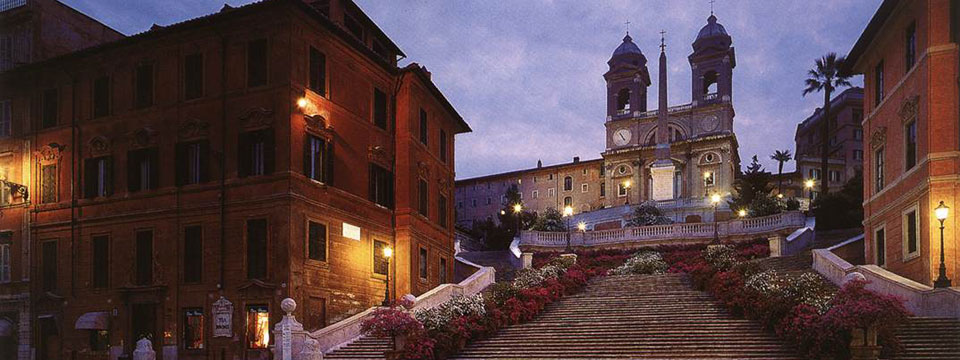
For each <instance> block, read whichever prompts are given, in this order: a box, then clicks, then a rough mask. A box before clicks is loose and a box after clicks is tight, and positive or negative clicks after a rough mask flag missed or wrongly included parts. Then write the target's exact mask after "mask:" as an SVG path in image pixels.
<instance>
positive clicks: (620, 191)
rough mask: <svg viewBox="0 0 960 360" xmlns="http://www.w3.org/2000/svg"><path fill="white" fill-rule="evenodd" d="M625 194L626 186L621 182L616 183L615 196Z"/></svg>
mask: <svg viewBox="0 0 960 360" xmlns="http://www.w3.org/2000/svg"><path fill="white" fill-rule="evenodd" d="M624 196H627V187H626V186H623V183H622V182H621V183H619V184H617V197H624Z"/></svg>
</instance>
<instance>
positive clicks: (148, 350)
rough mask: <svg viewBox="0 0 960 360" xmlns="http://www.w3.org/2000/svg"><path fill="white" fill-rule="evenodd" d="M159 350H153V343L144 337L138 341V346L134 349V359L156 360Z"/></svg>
mask: <svg viewBox="0 0 960 360" xmlns="http://www.w3.org/2000/svg"><path fill="white" fill-rule="evenodd" d="M156 359H157V352H156V351H153V343H151V342H150V340H149V339H147V338H143V339H140V340H138V341H137V348H136V349H135V350H133V360H156Z"/></svg>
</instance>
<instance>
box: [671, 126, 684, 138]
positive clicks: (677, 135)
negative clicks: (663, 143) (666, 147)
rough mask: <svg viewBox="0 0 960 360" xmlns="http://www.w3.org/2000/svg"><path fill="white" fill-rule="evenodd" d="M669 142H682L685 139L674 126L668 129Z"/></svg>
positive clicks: (681, 132)
mask: <svg viewBox="0 0 960 360" xmlns="http://www.w3.org/2000/svg"><path fill="white" fill-rule="evenodd" d="M669 129H670V142H677V141H683V140H684V139H685V137H684V136H683V131H680V128H678V127H676V126H671V127H670V128H669Z"/></svg>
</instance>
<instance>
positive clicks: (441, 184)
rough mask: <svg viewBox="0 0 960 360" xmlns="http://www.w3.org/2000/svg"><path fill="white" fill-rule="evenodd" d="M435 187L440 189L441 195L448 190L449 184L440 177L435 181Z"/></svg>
mask: <svg viewBox="0 0 960 360" xmlns="http://www.w3.org/2000/svg"><path fill="white" fill-rule="evenodd" d="M437 187H438V188H440V192H441V193H443V194H446V193H447V190H449V188H450V183H449V182H447V179H446V178H443V177H441V178H440V179H438V180H437Z"/></svg>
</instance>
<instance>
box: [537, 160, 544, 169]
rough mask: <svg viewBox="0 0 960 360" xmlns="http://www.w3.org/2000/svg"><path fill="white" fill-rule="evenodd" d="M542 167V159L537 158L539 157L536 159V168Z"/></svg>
mask: <svg viewBox="0 0 960 360" xmlns="http://www.w3.org/2000/svg"><path fill="white" fill-rule="evenodd" d="M542 167H543V160H539V159H538V160H537V169H539V168H542Z"/></svg>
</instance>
